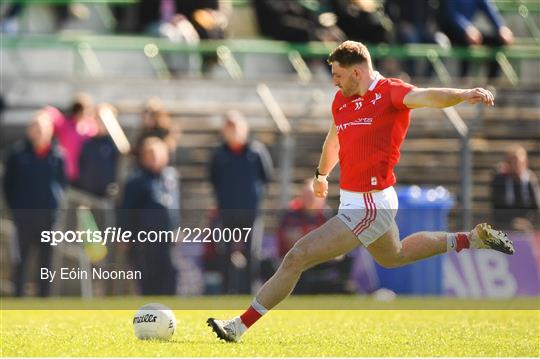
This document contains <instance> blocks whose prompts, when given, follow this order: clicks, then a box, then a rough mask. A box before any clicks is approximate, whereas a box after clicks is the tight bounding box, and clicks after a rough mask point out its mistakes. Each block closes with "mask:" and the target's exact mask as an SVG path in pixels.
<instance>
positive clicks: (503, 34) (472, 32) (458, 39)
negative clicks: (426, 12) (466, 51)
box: [439, 0, 514, 79]
mask: <svg viewBox="0 0 540 359" xmlns="http://www.w3.org/2000/svg"><path fill="white" fill-rule="evenodd" d="M439 9H440V11H439V14H440V16H439V25H440V27H441V29H442V31H443V32H444V33H445V34H446V35H447V36H448V38H449V39H450V41H451V42H452V45H454V46H465V47H469V46H474V45H486V46H493V47H495V46H503V45H509V44H511V43H512V42H513V40H514V35H513V34H512V31H511V30H510V29H509V28H508V27H507V26H506V25H505V24H504V20H503V18H502V17H501V15H500V14H499V12H498V11H497V8H496V7H495V6H494V5H493V3H492V2H491V0H441V6H440V8H439ZM479 12H482V13H484V14H485V15H486V16H487V18H488V20H489V23H490V25H491V27H492V30H491V31H490V32H481V31H480V30H479V29H478V28H477V27H476V26H475V25H474V23H473V20H474V18H475V16H476V15H477V14H478V13H479ZM468 72H469V62H468V61H466V60H464V61H462V63H461V70H460V75H461V76H462V77H465V76H468ZM498 72H499V66H498V64H497V62H496V61H494V60H493V61H491V62H490V65H489V72H488V77H489V78H490V79H492V78H494V77H496V76H497V75H498Z"/></svg>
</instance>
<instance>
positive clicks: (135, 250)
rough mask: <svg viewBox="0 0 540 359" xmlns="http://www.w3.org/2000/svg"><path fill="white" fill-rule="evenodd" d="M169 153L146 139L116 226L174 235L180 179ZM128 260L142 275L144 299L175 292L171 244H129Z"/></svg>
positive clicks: (156, 141) (160, 142) (154, 140)
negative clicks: (148, 296) (168, 232)
mask: <svg viewBox="0 0 540 359" xmlns="http://www.w3.org/2000/svg"><path fill="white" fill-rule="evenodd" d="M168 162H169V151H168V148H167V145H166V144H165V142H164V141H163V140H161V139H160V138H157V137H148V138H146V139H144V141H143V142H142V144H141V147H140V152H139V164H140V167H138V168H136V169H135V170H134V171H133V173H132V174H131V175H130V177H129V179H128V180H127V183H126V185H125V188H124V194H123V198H122V200H121V206H120V213H119V216H118V218H119V222H120V223H119V224H120V226H121V228H122V229H124V230H129V231H132V233H134V234H133V236H137V234H138V233H139V232H141V231H144V232H145V233H148V232H149V231H176V229H177V228H178V225H179V220H180V192H179V177H178V173H177V172H176V170H175V169H174V168H172V167H168ZM130 245H131V246H130V249H129V254H130V255H129V257H130V260H131V263H132V264H133V266H134V269H135V270H140V271H141V272H142V279H141V281H140V286H141V288H140V289H141V292H142V294H144V295H171V294H175V289H176V269H175V268H174V266H173V264H172V260H171V245H172V244H171V243H170V241H169V242H168V243H165V242H163V241H162V242H153V243H151V242H144V243H139V242H136V243H130Z"/></svg>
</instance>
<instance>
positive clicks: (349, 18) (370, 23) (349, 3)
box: [330, 0, 392, 44]
mask: <svg viewBox="0 0 540 359" xmlns="http://www.w3.org/2000/svg"><path fill="white" fill-rule="evenodd" d="M330 4H331V9H332V11H333V12H334V13H335V14H336V16H337V26H338V27H339V28H340V29H341V30H342V31H343V32H344V33H345V35H347V39H348V40H354V41H360V42H363V43H365V44H379V43H388V42H390V38H391V32H390V31H391V25H392V24H391V22H390V21H389V20H388V19H387V18H386V17H385V16H384V14H383V13H381V12H379V11H378V10H377V5H376V3H375V2H374V1H373V0H330Z"/></svg>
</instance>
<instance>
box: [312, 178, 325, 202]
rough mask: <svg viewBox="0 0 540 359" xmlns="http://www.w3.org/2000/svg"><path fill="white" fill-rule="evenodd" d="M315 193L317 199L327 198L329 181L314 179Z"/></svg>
mask: <svg viewBox="0 0 540 359" xmlns="http://www.w3.org/2000/svg"><path fill="white" fill-rule="evenodd" d="M313 193H315V197H320V198H325V197H326V196H328V181H327V180H326V179H324V180H322V181H320V180H317V179H313Z"/></svg>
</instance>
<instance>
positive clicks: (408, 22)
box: [384, 0, 448, 76]
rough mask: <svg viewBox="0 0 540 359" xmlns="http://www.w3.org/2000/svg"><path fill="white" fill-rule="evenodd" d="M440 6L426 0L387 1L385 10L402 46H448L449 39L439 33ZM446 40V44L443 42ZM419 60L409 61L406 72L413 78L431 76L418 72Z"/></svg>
mask: <svg viewBox="0 0 540 359" xmlns="http://www.w3.org/2000/svg"><path fill="white" fill-rule="evenodd" d="M438 6H439V4H438V3H437V2H433V1H426V0H386V1H385V3H384V10H385V12H386V14H387V15H388V17H389V18H390V20H392V22H393V24H394V37H395V39H396V40H397V42H398V43H400V44H434V43H440V44H441V45H446V44H447V43H448V39H447V38H446V36H444V35H443V34H442V33H440V32H438V27H437V10H438ZM444 40H446V43H444V42H443V41H444ZM418 67H419V64H418V61H417V60H407V61H406V62H405V71H406V72H407V73H408V74H409V75H411V76H417V75H418V74H420V75H423V76H429V75H430V74H431V72H432V68H431V66H430V67H429V70H427V71H425V70H424V71H418V69H417V68H418Z"/></svg>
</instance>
